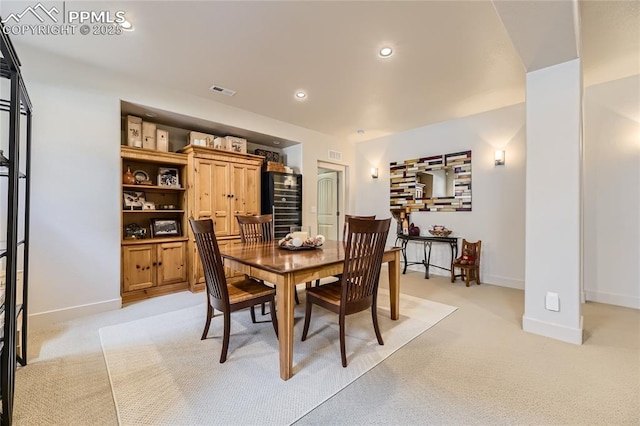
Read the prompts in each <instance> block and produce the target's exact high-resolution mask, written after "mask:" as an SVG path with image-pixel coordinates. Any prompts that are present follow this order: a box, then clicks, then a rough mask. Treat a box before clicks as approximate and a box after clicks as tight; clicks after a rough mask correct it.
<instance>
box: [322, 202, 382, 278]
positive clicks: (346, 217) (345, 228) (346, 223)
mask: <svg viewBox="0 0 640 426" xmlns="http://www.w3.org/2000/svg"><path fill="white" fill-rule="evenodd" d="M353 218H356V219H367V220H373V219H375V218H376V215H375V214H374V215H372V216H356V215H351V214H345V215H344V225H343V226H342V241H344V242H346V241H347V231H348V230H349V220H350V219H353ZM333 277H334V278H337V279H338V280H339V279H340V274H338V275H333ZM319 285H320V280H316V287H318V286H319Z"/></svg>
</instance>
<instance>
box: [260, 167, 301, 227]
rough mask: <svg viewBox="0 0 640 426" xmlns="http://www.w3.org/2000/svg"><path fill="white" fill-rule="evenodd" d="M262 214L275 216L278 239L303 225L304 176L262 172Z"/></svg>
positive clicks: (274, 223)
mask: <svg viewBox="0 0 640 426" xmlns="http://www.w3.org/2000/svg"><path fill="white" fill-rule="evenodd" d="M261 200H262V207H261V210H262V214H273V227H274V234H275V237H276V238H282V237H284V236H285V235H287V234H288V233H289V229H290V227H291V226H295V225H302V175H297V174H293V173H279V172H262V197H261Z"/></svg>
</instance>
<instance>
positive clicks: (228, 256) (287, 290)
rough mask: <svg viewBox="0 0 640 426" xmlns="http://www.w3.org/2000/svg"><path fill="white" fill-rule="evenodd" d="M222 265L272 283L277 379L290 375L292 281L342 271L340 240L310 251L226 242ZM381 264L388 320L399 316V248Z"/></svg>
mask: <svg viewBox="0 0 640 426" xmlns="http://www.w3.org/2000/svg"><path fill="white" fill-rule="evenodd" d="M220 254H221V255H222V257H223V259H224V263H225V266H227V267H229V268H231V269H233V270H235V271H238V272H240V273H243V274H246V275H249V276H251V277H253V278H256V279H261V280H264V281H265V282H268V283H272V284H275V288H276V304H277V317H278V346H279V352H280V378H281V379H282V380H288V379H290V378H291V377H292V376H293V337H294V336H293V322H294V321H293V320H294V316H293V311H294V306H295V301H294V294H295V292H294V288H295V285H296V284H301V283H308V284H307V285H310V284H309V283H311V282H312V281H315V280H318V279H320V278H325V277H330V276H332V275H337V274H340V273H342V269H343V264H344V258H345V251H344V243H343V242H342V241H325V242H324V244H323V245H322V247H318V248H315V249H311V250H295V251H294V250H286V249H283V248H280V247H278V243H277V241H270V242H260V243H246V244H239V245H235V244H230V245H229V246H228V247H221V248H220ZM382 262H383V263H388V264H389V266H388V269H389V301H390V304H391V306H390V308H391V309H390V311H391V319H393V320H397V319H398V318H399V316H400V247H388V248H386V249H385V252H384V255H383V258H382Z"/></svg>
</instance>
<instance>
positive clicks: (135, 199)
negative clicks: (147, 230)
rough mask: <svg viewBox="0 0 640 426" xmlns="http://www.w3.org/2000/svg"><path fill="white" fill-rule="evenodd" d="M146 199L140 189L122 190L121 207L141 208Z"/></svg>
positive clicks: (125, 208)
mask: <svg viewBox="0 0 640 426" xmlns="http://www.w3.org/2000/svg"><path fill="white" fill-rule="evenodd" d="M145 201H146V199H145V195H144V192H141V191H122V208H123V209H124V210H142V206H143V205H144V203H145Z"/></svg>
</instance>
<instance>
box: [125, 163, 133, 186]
mask: <svg viewBox="0 0 640 426" xmlns="http://www.w3.org/2000/svg"><path fill="white" fill-rule="evenodd" d="M122 183H123V184H125V185H133V184H134V183H136V178H135V176H134V175H133V173H131V166H127V171H126V172H124V175H122Z"/></svg>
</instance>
